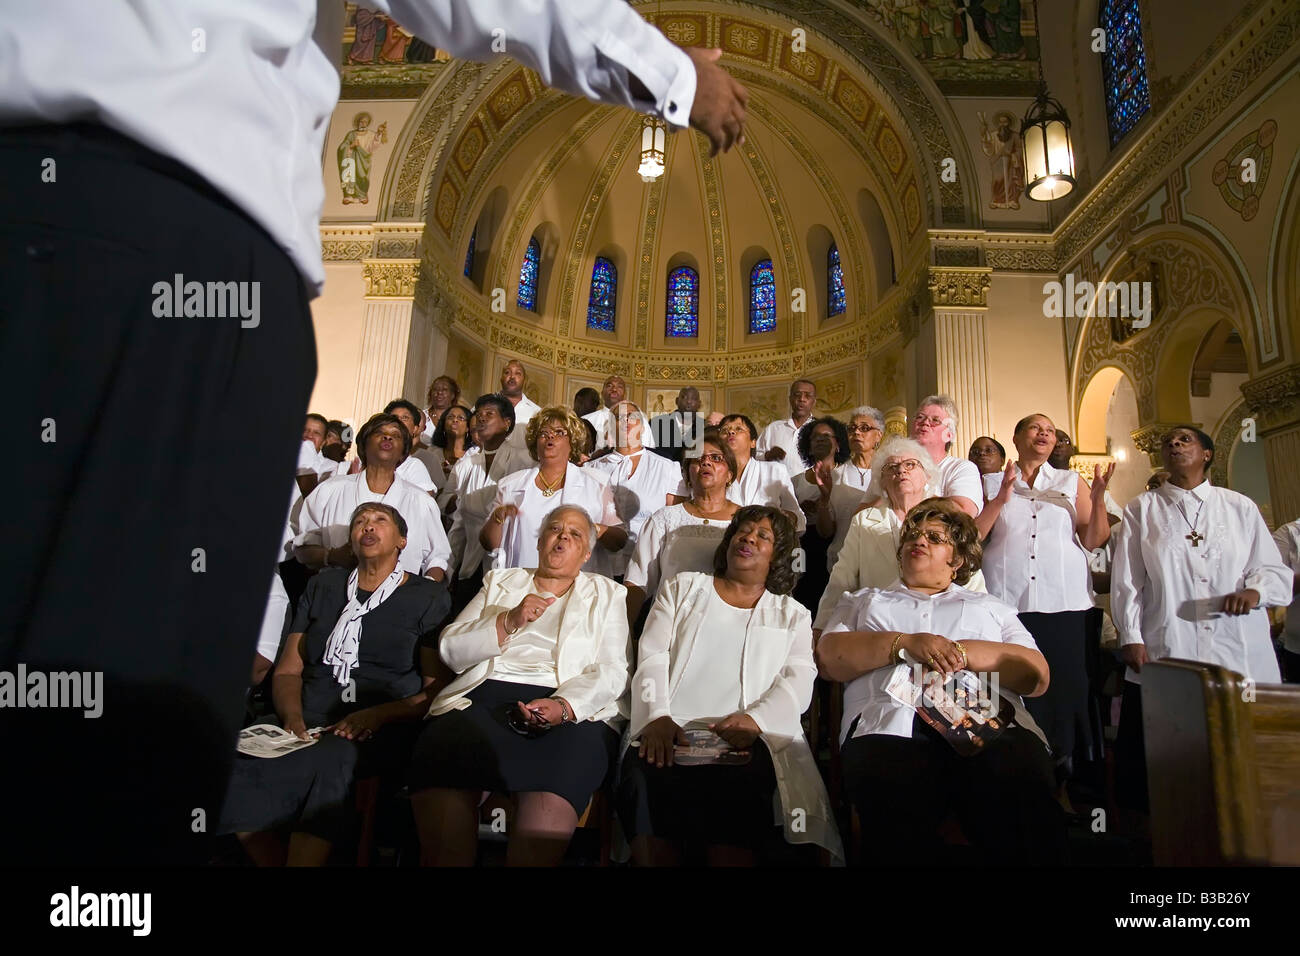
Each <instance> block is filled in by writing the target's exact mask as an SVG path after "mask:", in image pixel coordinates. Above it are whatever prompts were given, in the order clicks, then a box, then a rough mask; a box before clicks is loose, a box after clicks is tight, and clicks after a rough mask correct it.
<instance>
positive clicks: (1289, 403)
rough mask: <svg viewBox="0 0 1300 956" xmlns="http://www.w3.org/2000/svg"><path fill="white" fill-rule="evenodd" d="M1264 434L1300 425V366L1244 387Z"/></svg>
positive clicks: (1244, 393)
mask: <svg viewBox="0 0 1300 956" xmlns="http://www.w3.org/2000/svg"><path fill="white" fill-rule="evenodd" d="M1241 394H1242V395H1243V396H1244V397H1245V399H1246V405H1247V406H1248V407H1249V408H1250V410H1251V412H1252V414H1253V415H1254V416H1255V419H1256V427H1257V428H1258V429H1259V432H1260V433H1261V434H1267V433H1268V432H1273V431H1277V430H1279V429H1283V428H1290V427H1293V426H1295V425H1296V424H1300V365H1290V366H1287V367H1286V368H1284V369H1281V370H1280V371H1277V372H1273V373H1272V374H1271V375H1266V376H1264V377H1263V378H1258V379H1255V380H1254V381H1250V382H1246V383H1245V384H1244V385H1242V386H1241Z"/></svg>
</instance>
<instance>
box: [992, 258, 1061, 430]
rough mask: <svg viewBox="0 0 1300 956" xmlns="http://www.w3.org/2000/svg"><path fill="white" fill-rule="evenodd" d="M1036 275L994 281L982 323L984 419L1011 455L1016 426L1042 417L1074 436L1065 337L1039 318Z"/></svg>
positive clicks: (1058, 322) (1039, 280)
mask: <svg viewBox="0 0 1300 956" xmlns="http://www.w3.org/2000/svg"><path fill="white" fill-rule="evenodd" d="M1046 278H1047V277H1045V276H1041V275H1033V276H1031V275H1008V274H1004V273H999V274H995V275H994V276H993V284H992V286H991V287H990V288H989V296H988V303H989V310H988V315H987V322H986V326H985V328H986V331H987V336H988V338H987V344H986V349H987V354H988V388H989V419H990V421H991V423H992V426H993V437H994V438H996V439H997V440H998V441H1000V442H1002V444H1004V445H1006V446H1007V447H1008V449H1010V445H1011V432H1012V430H1013V429H1014V428H1015V425H1016V422H1017V421H1019V420H1020V419H1021V418H1023V417H1024V416H1026V415H1028V414H1031V413H1033V412H1041V413H1042V414H1044V415H1046V416H1048V417H1049V418H1050V419H1051V420H1052V421H1053V422H1054V423H1056V424H1057V425H1060V426H1061V427H1062V428H1064V429H1066V430H1067V431H1071V432H1072V431H1073V422H1072V421H1071V420H1070V412H1069V404H1070V402H1069V393H1068V384H1067V383H1068V381H1069V376H1068V372H1067V369H1066V364H1065V333H1064V330H1063V328H1062V325H1061V320H1060V319H1052V318H1048V317H1046V316H1044V315H1043V282H1044V281H1045V279H1046Z"/></svg>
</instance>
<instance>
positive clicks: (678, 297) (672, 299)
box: [666, 266, 700, 338]
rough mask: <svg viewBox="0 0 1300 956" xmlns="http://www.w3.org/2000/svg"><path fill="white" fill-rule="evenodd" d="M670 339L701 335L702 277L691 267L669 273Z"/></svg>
mask: <svg viewBox="0 0 1300 956" xmlns="http://www.w3.org/2000/svg"><path fill="white" fill-rule="evenodd" d="M666 334H667V335H668V336H669V337H670V338H683V337H690V336H696V335H699V334H700V277H699V274H698V273H696V271H695V270H694V269H692V268H691V267H690V266H678V267H677V268H676V269H674V270H673V271H672V272H670V273H668V326H667V330H666Z"/></svg>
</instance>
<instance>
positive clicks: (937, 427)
mask: <svg viewBox="0 0 1300 956" xmlns="http://www.w3.org/2000/svg"><path fill="white" fill-rule="evenodd" d="M956 437H957V406H956V404H955V403H954V402H953V400H952V399H951V398H949V397H948V396H947V395H929V396H927V397H925V398H923V399H921V404H920V405H919V406H917V409H916V415H914V416H913V417H912V439H913V440H914V441H916V442H917V443H919V444H920V446H921V447H922V448H924V449H925V450H926V451H927V452H929V454H930V457H931V458H933V459H934V463H935V464H936V465H938V466H939V475H938V477H937V478H936V479H935V481H934V482H933V483H932V484H931V485H930V486H929V488H928V489H927V490H928V491H929V492H930V494H932V495H938V496H940V497H943V498H951V499H952V500H953V501H955V502H956V503H957V506H958V507H959V508H961V510H962V511H964V512H966V513H967V514H968V515H970V516H971V517H972V518H973V517H975V516H976V515H977V514H979V513H980V507H981V506H982V504H983V501H984V489H983V486H982V485H981V484H980V471H979V469H978V468H976V467H975V464H974V463H973V462H971V461H968V460H966V459H965V458H954V457H953V456H952V455H950V454H949V453H948V452H949V450H950V449H951V448H952V443H953V440H954V439H955V438H956Z"/></svg>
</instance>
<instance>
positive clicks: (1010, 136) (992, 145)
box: [979, 112, 1025, 209]
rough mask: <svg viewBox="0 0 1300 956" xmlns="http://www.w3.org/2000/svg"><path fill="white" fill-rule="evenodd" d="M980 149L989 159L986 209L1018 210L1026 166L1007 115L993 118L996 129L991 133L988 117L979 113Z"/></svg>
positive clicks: (1017, 135)
mask: <svg viewBox="0 0 1300 956" xmlns="http://www.w3.org/2000/svg"><path fill="white" fill-rule="evenodd" d="M979 119H980V146H981V148H982V149H983V150H984V155H985V156H987V157H988V158H989V166H990V171H991V172H992V174H993V175H992V180H993V182H992V192H991V193H990V202H989V208H991V209H1019V208H1020V194H1021V193H1022V192H1023V191H1024V188H1025V166H1024V159H1023V149H1022V146H1021V142H1020V132H1019V130H1017V129H1016V127H1015V125H1014V117H1012V115H1011V114H1010V113H998V114H996V115H995V116H994V119H995V120H997V124H998V125H997V128H996V129H990V128H989V122H988V117H987V116H985V115H984V113H983V112H981V113H979Z"/></svg>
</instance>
